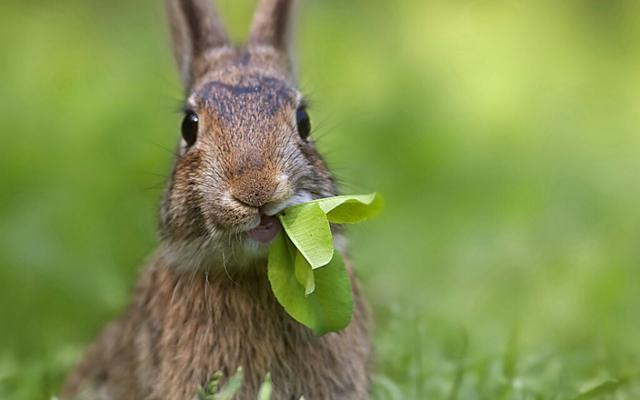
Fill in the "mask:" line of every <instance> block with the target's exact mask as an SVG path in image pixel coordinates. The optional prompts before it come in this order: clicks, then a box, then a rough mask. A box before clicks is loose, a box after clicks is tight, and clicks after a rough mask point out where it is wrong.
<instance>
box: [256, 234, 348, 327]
mask: <svg viewBox="0 0 640 400" xmlns="http://www.w3.org/2000/svg"><path fill="white" fill-rule="evenodd" d="M287 241H288V239H287V237H286V236H285V235H284V234H282V233H280V234H278V236H276V238H275V239H274V241H273V243H272V245H271V251H270V252H269V261H268V275H269V282H270V283H271V288H272V289H273V293H274V295H275V296H276V299H277V300H278V302H279V303H280V304H281V305H282V306H283V307H284V309H285V310H286V311H287V313H289V315H291V317H293V318H294V319H295V320H296V321H298V322H300V323H301V324H303V325H305V326H308V327H309V328H311V329H312V330H313V332H314V333H315V334H316V335H322V334H325V333H327V332H332V331H339V330H341V329H344V328H345V327H346V326H347V325H349V322H350V321H351V315H352V313H353V296H352V292H351V281H350V280H349V276H348V274H347V271H346V269H345V267H344V263H343V261H342V257H341V256H340V254H338V253H335V255H334V257H333V258H332V259H331V261H330V262H329V264H327V265H326V266H324V267H323V268H319V269H316V270H313V271H312V272H313V274H314V278H315V290H314V291H313V293H310V294H309V295H306V294H305V292H306V290H305V288H304V287H303V286H302V285H300V284H299V282H298V279H297V278H296V274H295V266H294V260H292V258H291V255H290V253H289V249H288V244H287Z"/></svg>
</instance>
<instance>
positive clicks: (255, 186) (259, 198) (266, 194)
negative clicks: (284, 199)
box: [231, 170, 276, 208]
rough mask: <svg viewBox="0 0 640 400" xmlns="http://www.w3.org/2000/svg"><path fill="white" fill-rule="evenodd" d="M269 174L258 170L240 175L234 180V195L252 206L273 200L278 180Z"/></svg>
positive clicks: (258, 206)
mask: <svg viewBox="0 0 640 400" xmlns="http://www.w3.org/2000/svg"><path fill="white" fill-rule="evenodd" d="M269 175H270V174H267V173H265V172H263V171H257V170H254V171H249V172H246V173H244V174H242V175H240V176H239V177H237V178H236V179H234V180H233V182H232V188H231V193H232V195H233V197H234V198H235V199H236V200H238V201H239V202H241V203H243V204H245V205H248V206H250V207H255V208H260V207H262V206H263V205H265V204H266V203H268V202H269V201H270V200H271V197H272V196H273V193H274V192H275V190H276V182H275V180H274V179H273V177H271V176H269Z"/></svg>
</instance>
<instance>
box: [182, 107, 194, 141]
mask: <svg viewBox="0 0 640 400" xmlns="http://www.w3.org/2000/svg"><path fill="white" fill-rule="evenodd" d="M182 137H183V138H184V141H185V142H187V146H188V147H191V146H193V144H194V143H195V142H196V139H197V138H198V115H197V114H196V113H194V112H193V111H188V112H187V113H186V114H185V116H184V119H183V120H182Z"/></svg>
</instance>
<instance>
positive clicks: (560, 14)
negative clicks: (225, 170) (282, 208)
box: [0, 0, 640, 400]
mask: <svg viewBox="0 0 640 400" xmlns="http://www.w3.org/2000/svg"><path fill="white" fill-rule="evenodd" d="M218 3H219V5H220V9H221V12H222V14H223V15H224V17H225V19H226V21H227V25H228V26H229V28H230V31H231V33H232V36H233V37H234V38H236V39H237V40H242V39H243V38H244V37H245V35H246V32H247V29H248V23H249V19H250V15H251V11H252V9H253V6H254V1H252V0H246V1H245V0H243V1H240V0H219V1H218ZM639 20H640V2H638V1H636V0H627V1H624V0H608V1H597V0H566V1H552V0H536V1H516V0H511V1H510V0H453V1H452V0H402V1H392V0H349V1H345V0H322V1H321V0H308V1H305V2H304V4H303V6H302V7H301V9H300V19H299V23H298V31H299V36H298V46H297V48H298V53H299V62H300V67H301V79H300V80H301V85H302V88H303V89H304V91H305V92H306V93H308V94H309V97H310V98H311V103H312V111H311V116H312V121H313V123H314V127H315V133H314V135H315V137H316V138H317V141H318V143H319V146H320V148H321V149H322V150H323V151H324V153H325V154H326V156H327V158H328V160H329V162H330V165H331V166H332V167H333V169H334V170H335V172H336V174H337V175H338V177H339V178H340V180H341V182H342V185H343V191H344V192H347V193H361V192H366V191H371V190H378V191H380V192H382V193H383V194H384V195H385V197H386V200H387V208H386V212H385V214H384V215H383V216H382V217H380V218H379V219H377V220H375V221H372V222H370V223H367V224H365V225H363V226H357V227H354V228H353V229H351V232H350V235H351V239H352V256H353V258H354V259H355V261H356V262H357V265H358V268H359V274H360V276H361V278H362V281H363V285H364V288H365V291H366V293H367V295H368V297H369V299H370V302H371V304H372V308H373V310H374V313H375V316H376V321H377V326H376V333H375V342H376V350H377V356H376V369H375V376H374V392H373V397H374V398H376V399H450V400H453V399H573V398H575V399H588V398H589V399H590V398H594V399H596V398H598V399H599V398H602V399H638V398H640V385H639V384H638V381H637V378H638V376H639V375H640V272H639V268H640V243H639V241H640V176H639V173H640V132H639V126H640V73H639V72H640V23H638V21H639ZM168 43H169V42H168V35H167V30H166V24H165V16H164V12H163V9H162V2H161V1H155V0H140V1H135V2H131V1H125V0H111V1H101V0H91V1H89V0H60V1H55V2H54V1H44V0H29V1H25V0H20V1H18V0H3V1H2V4H1V5H0V52H1V55H0V128H1V131H2V144H1V145H0V398H1V399H48V398H50V397H51V395H53V394H55V392H56V390H57V389H58V388H59V385H60V382H61V379H62V378H63V377H64V374H65V372H66V371H67V369H68V368H69V367H70V366H71V365H72V364H73V362H74V360H75V359H76V358H77V357H79V355H80V354H81V352H82V350H83V348H84V346H85V345H86V344H87V343H88V342H89V341H91V340H92V339H93V338H94V337H95V336H96V334H97V333H98V332H99V330H100V328H101V327H102V326H103V324H104V323H105V322H106V321H107V320H109V319H110V318H112V317H114V316H115V315H117V314H118V312H119V311H120V310H121V309H122V308H123V307H124V306H125V304H126V303H127V301H128V299H129V294H130V292H131V289H132V286H133V284H134V282H135V279H136V276H137V275H138V272H139V270H140V267H141V265H142V264H143V263H144V261H145V258H146V257H147V256H148V255H149V254H150V253H151V251H152V250H153V248H154V246H155V245H156V243H157V236H156V234H155V226H156V210H157V205H158V200H159V197H160V194H161V191H162V187H163V183H164V181H165V177H166V175H167V173H168V171H169V168H170V164H171V160H172V155H171V152H172V150H173V148H174V146H175V144H176V143H177V138H178V135H179V133H178V126H179V123H180V120H181V115H180V113H179V112H178V110H179V107H180V100H181V99H180V96H181V88H180V85H179V82H178V79H177V74H176V73H175V70H174V66H173V60H172V59H171V53H170V50H169V46H168Z"/></svg>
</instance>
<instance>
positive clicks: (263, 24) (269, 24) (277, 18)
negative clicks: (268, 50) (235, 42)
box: [249, 0, 295, 53]
mask: <svg viewBox="0 0 640 400" xmlns="http://www.w3.org/2000/svg"><path fill="white" fill-rule="evenodd" d="M294 3H295V0H259V2H258V7H257V9H256V12H255V14H254V16H253V23H252V25H251V34H250V36H249V44H250V45H257V46H270V47H273V48H274V49H276V50H277V51H279V52H283V53H287V52H288V51H289V47H290V41H291V40H290V34H291V33H290V30H291V29H290V27H291V14H292V9H293V6H294Z"/></svg>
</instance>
